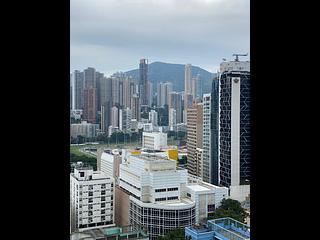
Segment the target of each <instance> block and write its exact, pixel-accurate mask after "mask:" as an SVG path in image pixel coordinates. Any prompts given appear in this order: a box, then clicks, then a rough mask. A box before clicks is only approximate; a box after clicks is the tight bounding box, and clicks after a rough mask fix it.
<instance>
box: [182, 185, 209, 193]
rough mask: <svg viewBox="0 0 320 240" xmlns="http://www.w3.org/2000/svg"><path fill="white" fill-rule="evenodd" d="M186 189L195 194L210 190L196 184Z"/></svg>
mask: <svg viewBox="0 0 320 240" xmlns="http://www.w3.org/2000/svg"><path fill="white" fill-rule="evenodd" d="M187 188H190V189H191V190H193V191H196V192H200V191H210V190H211V189H210V188H206V187H204V186H201V185H198V184H195V185H188V186H187Z"/></svg>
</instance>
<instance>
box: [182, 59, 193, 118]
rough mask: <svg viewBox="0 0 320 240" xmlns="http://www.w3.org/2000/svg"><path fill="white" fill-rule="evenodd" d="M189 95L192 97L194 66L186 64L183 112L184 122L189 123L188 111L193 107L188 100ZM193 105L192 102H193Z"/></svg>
mask: <svg viewBox="0 0 320 240" xmlns="http://www.w3.org/2000/svg"><path fill="white" fill-rule="evenodd" d="M188 95H191V96H192V65H191V64H186V65H185V68H184V98H183V100H184V112H183V122H184V123H186V122H187V109H188V108H189V107H191V106H192V104H191V105H189V101H188V100H187V99H188V98H189V97H188ZM191 103H192V100H191Z"/></svg>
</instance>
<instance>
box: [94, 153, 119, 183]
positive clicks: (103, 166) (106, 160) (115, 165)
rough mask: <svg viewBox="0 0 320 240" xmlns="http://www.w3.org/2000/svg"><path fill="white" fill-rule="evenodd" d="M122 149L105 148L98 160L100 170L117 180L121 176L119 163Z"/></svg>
mask: <svg viewBox="0 0 320 240" xmlns="http://www.w3.org/2000/svg"><path fill="white" fill-rule="evenodd" d="M121 159H122V158H121V151H119V150H118V149H113V150H109V149H108V150H104V151H103V152H102V154H101V157H100V158H97V160H98V164H97V165H98V166H99V167H98V170H100V171H101V172H103V173H104V174H105V175H107V176H111V177H113V178H114V179H115V180H116V179H117V178H118V177H119V165H120V163H121Z"/></svg>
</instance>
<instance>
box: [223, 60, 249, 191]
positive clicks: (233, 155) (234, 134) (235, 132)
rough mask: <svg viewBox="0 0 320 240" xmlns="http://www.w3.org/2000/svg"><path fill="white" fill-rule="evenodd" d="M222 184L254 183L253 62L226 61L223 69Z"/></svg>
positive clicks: (227, 185)
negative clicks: (252, 177)
mask: <svg viewBox="0 0 320 240" xmlns="http://www.w3.org/2000/svg"><path fill="white" fill-rule="evenodd" d="M219 83H220V98H219V100H220V101H219V104H220V118H219V127H220V129H219V151H220V152H219V153H220V155H219V184H221V185H223V186H226V187H229V186H239V185H248V184H249V183H250V162H251V154H250V151H251V137H250V62H249V61H239V60H238V58H236V60H235V61H230V62H222V63H221V64H220V73H219Z"/></svg>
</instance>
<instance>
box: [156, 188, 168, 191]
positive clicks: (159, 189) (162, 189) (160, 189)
mask: <svg viewBox="0 0 320 240" xmlns="http://www.w3.org/2000/svg"><path fill="white" fill-rule="evenodd" d="M166 191H167V189H165V188H158V189H156V190H155V192H166Z"/></svg>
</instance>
